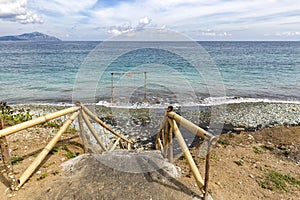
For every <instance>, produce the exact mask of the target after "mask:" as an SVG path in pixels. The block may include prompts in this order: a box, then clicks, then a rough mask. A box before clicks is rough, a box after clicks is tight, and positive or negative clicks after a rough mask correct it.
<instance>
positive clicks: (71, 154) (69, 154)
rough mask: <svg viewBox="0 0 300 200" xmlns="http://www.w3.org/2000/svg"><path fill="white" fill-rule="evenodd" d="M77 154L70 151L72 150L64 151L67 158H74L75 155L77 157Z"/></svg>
mask: <svg viewBox="0 0 300 200" xmlns="http://www.w3.org/2000/svg"><path fill="white" fill-rule="evenodd" d="M78 155H79V153H78V152H76V153H72V152H70V151H68V152H67V153H66V157H67V158H68V159H71V158H75V157H77V156H78Z"/></svg>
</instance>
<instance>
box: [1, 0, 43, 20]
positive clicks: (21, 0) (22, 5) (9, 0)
mask: <svg viewBox="0 0 300 200" xmlns="http://www.w3.org/2000/svg"><path fill="white" fill-rule="evenodd" d="M0 19H3V20H7V21H14V22H19V23H21V24H34V23H43V20H42V18H41V17H40V16H39V15H37V14H35V13H33V12H32V11H30V10H29V9H28V8H27V0H0Z"/></svg>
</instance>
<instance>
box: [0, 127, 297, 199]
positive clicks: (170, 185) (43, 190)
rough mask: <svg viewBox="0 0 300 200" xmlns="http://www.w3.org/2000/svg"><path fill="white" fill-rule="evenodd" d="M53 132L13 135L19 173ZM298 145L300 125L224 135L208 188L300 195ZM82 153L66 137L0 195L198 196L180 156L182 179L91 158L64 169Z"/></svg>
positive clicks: (235, 195) (229, 193)
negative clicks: (12, 189) (21, 184)
mask: <svg viewBox="0 0 300 200" xmlns="http://www.w3.org/2000/svg"><path fill="white" fill-rule="evenodd" d="M55 131H56V130H54V129H49V128H48V129H44V128H34V129H28V130H27V131H22V132H20V133H17V134H15V135H13V136H9V138H8V140H9V145H10V148H11V149H12V156H13V158H14V162H15V163H14V165H13V167H14V171H15V173H16V176H17V177H19V176H20V175H21V173H22V172H23V171H24V170H25V169H26V167H27V166H28V165H29V164H30V163H31V162H32V160H33V159H34V158H35V157H36V155H37V154H38V153H39V152H40V151H41V150H42V148H43V147H44V146H45V145H46V143H47V142H48V141H49V140H50V139H51V137H52V136H53V135H54V134H55ZM299 144H300V127H290V128H286V127H277V128H272V129H264V130H260V131H257V132H251V133H250V132H248V133H241V134H227V135H222V136H221V137H220V140H219V142H218V144H217V146H216V147H215V148H214V149H213V151H212V160H211V173H210V175H211V181H210V186H209V188H210V192H211V194H212V196H213V198H214V199H226V200H227V199H228V200H229V199H230V200H232V199H233V200H234V199H272V200H273V199H295V200H296V199H299V196H300V182H299V181H300V166H299V164H300V145H299ZM199 152H200V151H199V149H197V148H193V149H192V154H193V157H194V158H195V159H196V163H197V165H198V167H199V169H200V170H201V172H202V173H201V174H204V173H203V172H204V159H203V158H201V157H199ZM82 153H83V149H82V144H81V141H80V139H79V138H78V137H77V134H76V133H72V132H69V133H67V134H65V135H63V138H62V139H61V141H60V142H59V143H58V144H57V147H56V148H55V149H54V150H53V151H52V154H49V156H48V157H47V159H46V160H45V162H43V164H42V165H41V166H40V167H39V169H38V170H37V172H36V173H35V174H34V175H33V176H32V177H31V178H30V179H29V180H28V182H27V183H26V184H25V185H24V187H22V188H21V190H20V191H18V192H10V191H9V190H7V187H6V186H5V185H4V184H2V183H0V199H16V200H18V199H63V198H64V199H153V200H154V199H180V200H185V199H197V197H199V194H200V193H199V190H198V188H197V186H196V184H195V181H194V179H193V177H192V174H191V172H190V170H189V168H188V165H187V164H186V161H185V159H184V158H182V157H181V158H179V159H177V160H176V162H175V164H176V165H177V166H179V167H180V168H181V172H182V176H181V177H180V178H178V179H174V178H171V177H168V176H167V175H166V174H164V173H163V172H162V171H160V170H159V171H157V172H151V173H145V174H131V173H122V172H120V171H116V170H114V169H111V168H109V167H106V166H105V165H101V163H100V164H99V162H96V161H95V160H93V159H92V158H87V160H85V161H84V162H81V165H78V166H77V168H78V171H80V173H78V174H76V175H75V176H74V174H73V175H71V176H70V174H68V173H66V172H63V170H62V168H61V166H60V165H61V164H62V163H63V162H65V161H67V160H69V159H71V158H72V157H76V156H77V155H79V154H82ZM0 166H2V163H1V165H0ZM276 178H278V180H279V181H277V182H279V185H280V186H281V187H282V188H281V189H277V188H276V186H278V185H276V184H275V183H273V182H272V181H273V179H274V180H275V179H276ZM280 178H281V179H280ZM293 178H295V179H293ZM276 180H277V179H276ZM263 187H264V188H263ZM1 195H2V196H1Z"/></svg>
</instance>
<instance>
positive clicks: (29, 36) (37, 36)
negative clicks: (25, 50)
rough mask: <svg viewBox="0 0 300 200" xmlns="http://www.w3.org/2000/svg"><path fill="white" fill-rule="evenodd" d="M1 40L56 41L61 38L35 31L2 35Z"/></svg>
mask: <svg viewBox="0 0 300 200" xmlns="http://www.w3.org/2000/svg"><path fill="white" fill-rule="evenodd" d="M0 41H30V42H56V41H61V40H60V39H58V38H56V37H53V36H49V35H46V34H43V33H39V32H33V33H24V34H22V35H10V36H2V37H0Z"/></svg>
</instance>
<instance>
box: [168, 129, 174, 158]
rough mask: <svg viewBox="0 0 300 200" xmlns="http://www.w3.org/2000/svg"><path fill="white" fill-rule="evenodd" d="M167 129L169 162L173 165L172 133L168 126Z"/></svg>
mask: <svg viewBox="0 0 300 200" xmlns="http://www.w3.org/2000/svg"><path fill="white" fill-rule="evenodd" d="M168 128H169V129H168V130H167V133H168V138H169V162H170V163H173V160H174V159H173V138H172V137H173V132H172V128H171V127H170V126H169V127H168Z"/></svg>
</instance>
